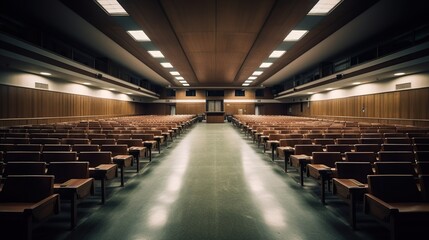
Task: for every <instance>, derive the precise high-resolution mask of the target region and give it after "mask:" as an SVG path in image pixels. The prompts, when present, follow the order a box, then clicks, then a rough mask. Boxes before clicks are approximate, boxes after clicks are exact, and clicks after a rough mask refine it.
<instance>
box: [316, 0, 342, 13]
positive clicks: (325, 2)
mask: <svg viewBox="0 0 429 240" xmlns="http://www.w3.org/2000/svg"><path fill="white" fill-rule="evenodd" d="M341 1H342V0H319V1H318V2H317V3H316V5H314V7H313V8H312V9H311V10H310V12H308V15H328V14H329V13H330V12H331V11H332V10H333V9H334V8H336V7H337V6H338V5H339V4H340V3H341Z"/></svg>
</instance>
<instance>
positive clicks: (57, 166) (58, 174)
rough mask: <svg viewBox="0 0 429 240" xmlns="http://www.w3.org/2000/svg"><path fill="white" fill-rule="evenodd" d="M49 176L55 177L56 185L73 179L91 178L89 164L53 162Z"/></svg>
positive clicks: (50, 165) (49, 167) (49, 166)
mask: <svg viewBox="0 0 429 240" xmlns="http://www.w3.org/2000/svg"><path fill="white" fill-rule="evenodd" d="M47 174H48V175H54V176H55V183H63V182H66V181H68V180H70V179H72V178H76V179H84V178H89V163H88V162H79V161H77V162H52V163H50V164H49V165H48V173H47Z"/></svg>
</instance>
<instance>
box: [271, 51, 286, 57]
mask: <svg viewBox="0 0 429 240" xmlns="http://www.w3.org/2000/svg"><path fill="white" fill-rule="evenodd" d="M285 52H286V51H283V50H274V51H273V52H272V53H271V54H270V56H269V57H268V58H279V57H281V56H282V55H283V54H285Z"/></svg>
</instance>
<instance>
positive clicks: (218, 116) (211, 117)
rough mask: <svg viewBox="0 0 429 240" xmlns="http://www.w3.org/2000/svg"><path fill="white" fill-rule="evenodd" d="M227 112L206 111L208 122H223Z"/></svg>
mask: <svg viewBox="0 0 429 240" xmlns="http://www.w3.org/2000/svg"><path fill="white" fill-rule="evenodd" d="M224 119H225V112H206V122H207V123H223V122H224Z"/></svg>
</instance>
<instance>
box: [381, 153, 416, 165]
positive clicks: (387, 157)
mask: <svg viewBox="0 0 429 240" xmlns="http://www.w3.org/2000/svg"><path fill="white" fill-rule="evenodd" d="M378 160H379V161H380V162H412V163H414V162H415V156H414V152H412V151H380V152H379V153H378Z"/></svg>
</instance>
